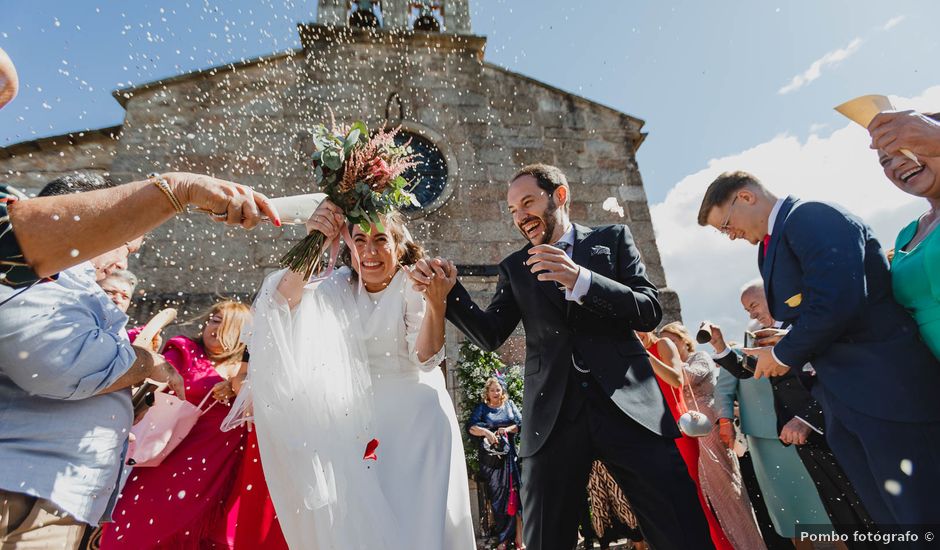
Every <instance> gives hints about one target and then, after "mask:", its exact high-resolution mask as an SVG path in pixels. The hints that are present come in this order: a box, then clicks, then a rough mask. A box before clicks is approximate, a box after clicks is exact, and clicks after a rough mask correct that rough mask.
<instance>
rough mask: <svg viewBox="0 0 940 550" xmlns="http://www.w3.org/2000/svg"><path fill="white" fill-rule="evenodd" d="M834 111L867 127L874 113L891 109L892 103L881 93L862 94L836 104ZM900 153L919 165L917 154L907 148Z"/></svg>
mask: <svg viewBox="0 0 940 550" xmlns="http://www.w3.org/2000/svg"><path fill="white" fill-rule="evenodd" d="M835 109H836V111H839V112H840V113H842V114H843V115H845V116H846V117H847V118H848V119H849V120H851V121H852V122H855V123H856V124H858V125H860V126H861V127H862V128H865V129H866V130H867V129H868V126H869V125H870V124H871V119H873V118H875V115H877V114H878V113H881V112H884V111H893V110H894V105H891V100H890V99H888V98H887V97H885V96H883V95H877V94H872V95H863V96H861V97H856V98H855V99H851V100H849V101H846V102H845V103H843V104H842V105H837V106H836V107H835ZM901 154H902V155H904V156H906V157H907V158H909V159H911V160H913V161H914V162H916V163H917V165H918V166H920V161H919V160H917V156H916V155H914V153H912V152H910V151H908V150H907V149H901Z"/></svg>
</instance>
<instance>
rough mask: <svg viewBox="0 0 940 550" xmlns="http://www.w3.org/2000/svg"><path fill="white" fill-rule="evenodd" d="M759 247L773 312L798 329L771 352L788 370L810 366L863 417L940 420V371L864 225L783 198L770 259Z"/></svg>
mask: <svg viewBox="0 0 940 550" xmlns="http://www.w3.org/2000/svg"><path fill="white" fill-rule="evenodd" d="M759 248H760V250H759V252H758V266H759V267H760V270H761V276H762V277H763V279H764V292H765V293H766V295H767V303H768V305H769V306H770V313H771V315H772V316H773V318H774V319H777V320H778V321H783V322H784V323H790V324H792V325H793V326H792V328H791V329H790V332H789V333H788V334H787V335H786V336H784V337H783V339H782V340H780V342H778V343H777V345H776V346H775V347H774V353H775V354H776V355H777V358H778V359H779V360H780V361H781V362H782V363H784V364H785V365H787V366H789V367H791V368H796V369H799V368H801V367H802V365H804V364H805V363H812V365H813V367H814V368H815V369H816V373H817V377H818V379H819V384H818V385H820V386H822V388H823V389H824V390H825V393H826V394H828V395H831V396H833V397H835V398H836V399H838V400H839V401H841V402H842V403H843V404H844V405H846V406H848V407H850V408H852V409H854V410H856V411H858V412H860V413H864V414H867V415H870V416H873V417H876V418H881V419H885V420H892V421H897V422H923V421H936V420H940V364H938V362H937V360H936V359H934V357H933V356H932V355H931V353H930V352H929V351H928V349H927V348H926V346H925V345H924V343H923V342H922V341H921V340H920V336H919V333H918V330H917V325H916V324H915V322H914V320H913V319H912V318H911V316H910V315H909V314H908V313H907V312H906V311H905V310H904V309H903V308H902V307H901V306H900V305H898V303H897V302H896V301H895V300H894V296H893V295H892V291H891V274H890V271H889V268H888V261H887V259H886V258H885V255H884V253H883V252H882V250H881V245H880V244H879V243H878V241H877V240H876V239H875V238H874V236H873V235H872V232H871V229H870V228H869V227H868V226H867V225H866V224H865V223H864V222H863V221H862V220H861V219H859V218H858V217H856V216H854V215H852V214H850V213H848V212H846V211H845V210H843V209H842V208H841V207H839V206H835V205H830V204H826V203H822V202H810V201H806V202H803V201H800V200H798V199H796V198H794V197H787V198H786V199H785V200H784V203H783V205H782V207H781V208H780V211H779V212H778V214H777V218H776V220H775V222H774V232H773V234H772V235H771V236H770V241H769V243H768V245H767V251H766V255H765V254H764V245H763V244H761V245H760V247H759ZM822 405H823V407H825V406H826V403H825V399H823V400H822Z"/></svg>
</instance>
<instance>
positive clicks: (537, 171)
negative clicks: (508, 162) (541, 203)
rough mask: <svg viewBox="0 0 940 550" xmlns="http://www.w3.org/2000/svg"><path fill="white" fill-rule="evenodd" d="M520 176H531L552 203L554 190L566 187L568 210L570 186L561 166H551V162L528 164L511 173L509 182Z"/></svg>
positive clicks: (566, 210) (566, 208)
mask: <svg viewBox="0 0 940 550" xmlns="http://www.w3.org/2000/svg"><path fill="white" fill-rule="evenodd" d="M522 176H532V177H533V178H535V181H536V182H537V183H538V186H539V189H541V190H543V191H545V192H546V193H548V200H549V201H550V202H552V204H554V201H555V190H556V189H558V188H559V187H564V188H566V189H567V190H568V201H567V202H565V212H568V205H570V204H571V187H570V186H568V178H566V177H565V173H564V172H562V171H561V168H558V167H557V166H552V165H551V164H541V163H539V164H529V165H528V166H523V167H522V168H520V169H519V171H518V172H516V173H515V175H513V177H512V179H510V180H509V183H512V182H514V181H516V180H517V179H519V178H521V177H522Z"/></svg>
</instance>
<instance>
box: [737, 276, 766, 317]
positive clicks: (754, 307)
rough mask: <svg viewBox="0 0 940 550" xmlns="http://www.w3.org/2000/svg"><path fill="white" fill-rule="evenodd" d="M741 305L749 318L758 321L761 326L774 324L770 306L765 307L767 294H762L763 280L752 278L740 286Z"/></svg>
mask: <svg viewBox="0 0 940 550" xmlns="http://www.w3.org/2000/svg"><path fill="white" fill-rule="evenodd" d="M741 305H742V306H744V310H745V311H747V313H748V315H749V316H750V317H751V319H754V320H755V321H757V322H758V323H760V325H761V327H764V328H767V327H771V326H773V324H774V318H773V317H771V315H770V308H769V307H767V296H765V295H764V281H762V280H761V279H754V280H753V281H751V282H749V283H747V284H746V285H744V286H743V287H741Z"/></svg>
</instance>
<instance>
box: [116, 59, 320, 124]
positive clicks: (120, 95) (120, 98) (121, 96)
mask: <svg viewBox="0 0 940 550" xmlns="http://www.w3.org/2000/svg"><path fill="white" fill-rule="evenodd" d="M297 55H303V50H302V49H293V48H292V49H290V50H285V51H283V52H279V53H273V54H268V55H262V56H259V57H253V58H250V59H242V60H241V61H235V62H232V63H225V64H223V65H216V66H214V67H207V68H205V69H199V70H198V71H191V72H188V73H183V74H179V75H176V76H171V77H167V78H162V79H160V80H154V81H152V82H147V83H144V84H140V85H138V86H128V87H126V88H118V89H117V90H114V91H113V92H111V96H112V97H114V99H116V100H117V102H118V103H120V104H121V107H124V108H125V109H126V108H127V102H128V101H129V100H130V99H131V98H132V97H134V96H135V95H136V94H138V93H141V92H146V91H148V90H152V89H154V88H160V87H163V86H167V85H170V84H177V83H179V82H186V81H188V80H195V79H197V78H200V77H202V76H206V75H208V76H214V75H216V74H218V73H220V72H222V71H226V70H230V71H236V70H238V69H243V68H246V67H253V66H255V65H262V64H264V63H270V62H271V61H277V60H279V59H286V58H288V57H294V56H297Z"/></svg>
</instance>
